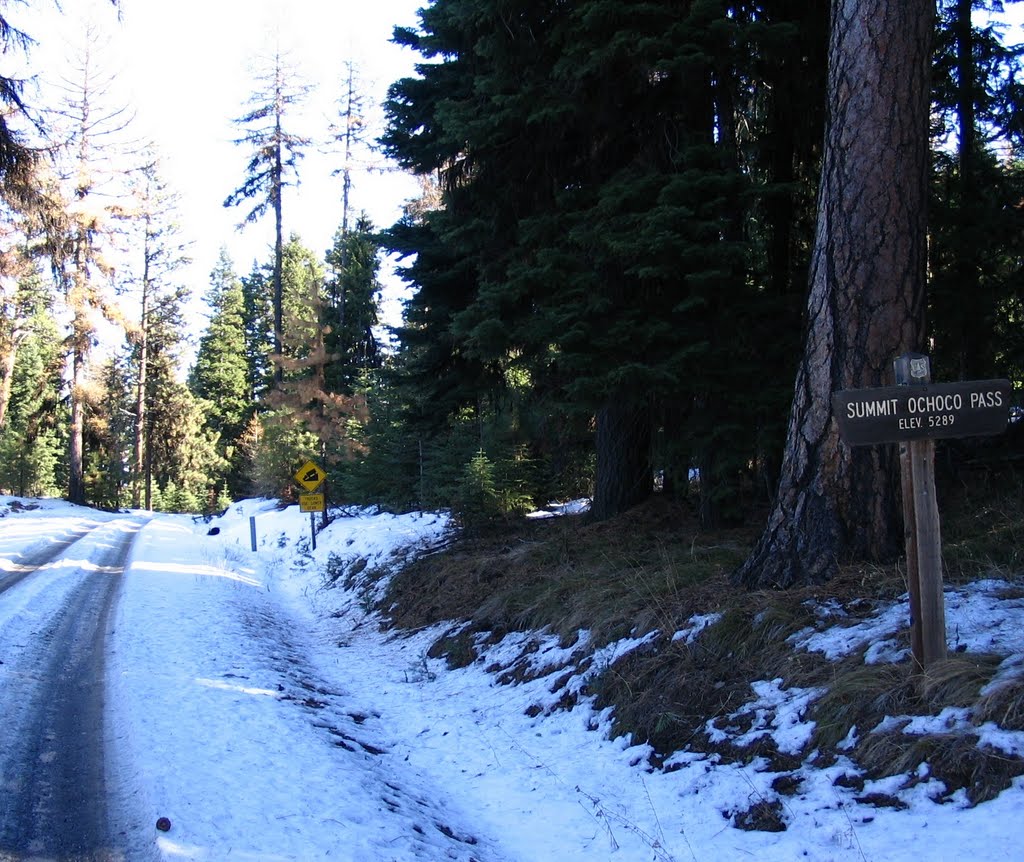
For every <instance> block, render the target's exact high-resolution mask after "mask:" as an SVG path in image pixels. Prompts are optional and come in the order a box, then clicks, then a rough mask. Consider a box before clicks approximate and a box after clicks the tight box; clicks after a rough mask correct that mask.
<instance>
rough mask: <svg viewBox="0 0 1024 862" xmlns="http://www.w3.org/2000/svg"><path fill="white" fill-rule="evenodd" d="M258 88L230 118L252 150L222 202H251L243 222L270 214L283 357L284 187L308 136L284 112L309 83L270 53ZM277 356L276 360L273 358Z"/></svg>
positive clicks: (278, 375) (278, 347) (277, 336)
mask: <svg viewBox="0 0 1024 862" xmlns="http://www.w3.org/2000/svg"><path fill="white" fill-rule="evenodd" d="M257 84H258V85H259V88H260V89H258V90H257V91H256V92H255V93H254V94H253V96H252V98H251V99H250V104H251V105H252V106H253V107H252V109H251V110H250V111H248V112H247V113H246V114H244V115H243V116H241V117H239V118H238V119H237V120H236V121H235V122H236V124H237V125H239V126H241V127H243V128H244V129H245V130H246V132H245V135H244V137H242V138H240V139H238V140H237V141H236V143H238V144H245V145H247V146H249V147H251V148H252V150H253V154H252V158H251V159H250V160H249V164H248V166H247V169H246V170H247V173H246V178H245V181H244V182H243V183H242V185H241V186H239V187H238V188H237V189H236V190H235V191H233V192H232V193H231V194H230V195H228V197H227V199H226V200H225V201H224V206H226V207H231V206H238V205H239V204H242V203H244V202H246V201H255V203H253V205H252V208H251V209H250V210H249V212H248V214H247V215H246V217H245V220H244V222H243V224H245V223H252V222H255V221H258V220H259V219H260V218H261V217H262V216H263V215H264V214H265V213H266V212H267V210H268V209H269V210H270V211H271V212H272V213H273V215H274V269H273V273H274V274H273V286H274V289H273V309H274V317H273V320H274V324H273V335H274V355H275V357H280V356H281V355H282V353H281V351H282V337H283V326H284V323H283V307H284V305H283V303H284V300H283V285H282V278H283V275H282V267H283V256H284V230H283V211H284V203H283V196H284V189H285V187H286V186H288V185H289V184H291V183H292V182H296V181H297V180H295V179H294V177H295V176H296V171H297V167H298V162H299V160H300V159H301V158H302V156H303V152H302V150H303V148H304V147H306V146H308V145H309V144H310V141H309V139H307V138H304V137H302V136H301V135H297V134H295V133H294V132H291V131H289V130H288V129H286V127H285V126H286V118H287V117H288V114H289V111H290V110H291V109H292V108H294V107H295V106H296V105H297V104H299V103H300V102H301V100H302V99H303V98H304V97H305V96H306V94H307V92H308V91H309V87H308V86H306V85H303V84H300V83H298V81H297V77H296V75H295V73H294V71H293V70H291V69H290V68H289V67H288V65H287V64H286V62H285V58H284V57H283V56H282V55H281V52H280V51H277V52H275V54H274V57H273V60H272V61H271V62H270V63H269V64H268V68H266V69H265V70H264V71H262V72H261V73H260V74H259V75H258V76H257ZM276 361H277V360H276V359H275V362H276ZM282 378H283V368H281V367H280V365H277V367H276V370H275V373H274V379H275V380H276V381H277V382H280V381H281V379H282Z"/></svg>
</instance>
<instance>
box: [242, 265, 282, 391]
mask: <svg viewBox="0 0 1024 862" xmlns="http://www.w3.org/2000/svg"><path fill="white" fill-rule="evenodd" d="M242 309H243V320H244V335H245V367H246V384H247V385H248V389H249V401H251V402H253V403H256V402H258V401H260V400H261V399H262V398H263V397H264V396H265V395H266V393H267V392H268V391H269V389H270V387H271V386H272V385H273V382H274V364H273V362H272V361H271V356H272V352H273V349H274V348H273V338H274V336H273V332H274V324H273V320H274V311H273V279H272V278H268V277H267V274H266V272H265V271H264V268H263V267H261V266H260V265H259V264H258V263H257V262H256V261H253V264H252V269H251V270H250V272H249V275H247V276H243V277H242Z"/></svg>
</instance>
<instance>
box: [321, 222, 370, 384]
mask: <svg viewBox="0 0 1024 862" xmlns="http://www.w3.org/2000/svg"><path fill="white" fill-rule="evenodd" d="M379 251H380V246H379V245H378V241H377V238H376V236H375V234H374V230H373V225H372V223H371V222H370V220H369V219H368V218H367V217H366V216H365V215H363V216H361V217H360V218H359V219H358V220H357V221H356V224H355V228H354V230H352V231H348V230H346V229H345V227H344V226H342V227H341V228H339V230H338V231H337V233H335V235H334V245H333V246H332V247H331V248H330V249H328V251H327V258H326V262H327V267H328V270H329V271H330V273H331V276H330V278H329V279H328V281H327V285H326V288H327V306H326V308H325V309H324V323H325V326H324V343H325V347H326V349H327V352H328V354H329V355H330V357H331V359H330V364H329V366H328V368H327V380H326V385H327V387H328V389H329V390H330V391H332V392H337V393H341V394H344V395H352V394H353V392H354V387H355V385H356V381H357V379H358V378H359V377H360V375H361V374H362V373H363V372H365V371H368V370H369V369H372V368H379V367H380V365H381V361H382V353H381V346H380V343H379V341H378V340H377V336H376V335H375V333H374V329H375V327H376V326H377V325H378V322H379V320H378V316H377V306H378V300H379V294H380V289H381V285H380V281H379V278H378V276H379V272H380V258H379Z"/></svg>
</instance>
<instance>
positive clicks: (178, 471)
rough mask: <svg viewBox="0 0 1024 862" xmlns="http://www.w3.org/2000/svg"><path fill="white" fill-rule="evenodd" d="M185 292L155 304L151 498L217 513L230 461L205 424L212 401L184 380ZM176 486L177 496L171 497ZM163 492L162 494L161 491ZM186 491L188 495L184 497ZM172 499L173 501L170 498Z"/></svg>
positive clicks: (150, 396)
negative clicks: (199, 395)
mask: <svg viewBox="0 0 1024 862" xmlns="http://www.w3.org/2000/svg"><path fill="white" fill-rule="evenodd" d="M183 300H184V293H183V292H182V291H178V292H176V293H167V294H164V295H162V296H161V297H160V298H159V299H158V301H157V302H156V303H155V304H154V307H153V311H152V318H151V323H152V326H151V330H150V371H149V374H148V375H147V389H148V394H147V400H148V401H149V404H150V409H149V411H148V412H147V428H146V436H147V445H146V451H147V464H146V481H147V485H149V486H151V487H149V488H147V497H148V498H150V499H152V501H153V503H152V504H153V506H154V507H155V508H157V507H163V508H167V507H168V506H170V507H171V508H172V509H173V510H181V509H182V507H183V506H184V505H185V504H183V503H182V500H183V499H186V498H187V500H188V501H193V502H189V503H188V505H189V506H192V507H193V508H192V509H191V511H213V507H214V506H215V504H216V489H217V488H218V487H219V486H220V485H221V484H222V480H223V475H224V473H225V472H226V467H227V465H226V463H225V462H224V460H223V459H222V457H221V456H220V454H219V453H218V451H217V434H216V432H214V431H212V430H211V429H210V428H208V427H206V425H205V419H206V414H207V413H208V411H209V409H210V405H209V404H208V403H207V402H205V401H200V400H199V399H197V398H196V397H195V396H194V395H193V394H192V392H191V391H190V390H189V388H188V386H186V385H185V384H183V383H181V382H180V380H179V377H180V374H179V369H180V363H181V348H182V341H183V335H184V332H185V331H186V330H185V326H184V319H183V311H182V305H183ZM169 486H173V489H176V490H175V493H176V494H177V495H178V496H173V495H171V496H169V495H168V491H167V489H168V487H169ZM158 492H159V493H158ZM182 495H184V496H182ZM169 501H170V502H169Z"/></svg>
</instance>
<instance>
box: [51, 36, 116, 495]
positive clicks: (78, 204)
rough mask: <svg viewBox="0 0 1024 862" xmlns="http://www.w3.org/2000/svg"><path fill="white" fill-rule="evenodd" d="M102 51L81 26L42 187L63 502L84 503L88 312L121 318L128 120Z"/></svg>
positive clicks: (92, 324)
mask: <svg viewBox="0 0 1024 862" xmlns="http://www.w3.org/2000/svg"><path fill="white" fill-rule="evenodd" d="M102 53H103V46H102V45H101V43H100V40H99V37H98V35H97V31H96V29H95V28H94V27H87V28H86V29H85V32H84V33H83V43H82V46H81V49H80V52H79V56H78V58H77V60H76V67H75V69H74V77H73V79H70V78H69V79H67V80H65V82H64V93H63V95H62V104H61V106H60V108H59V109H58V111H57V112H56V116H57V117H58V118H59V122H60V124H61V125H62V126H63V129H62V130H61V134H62V136H63V139H64V146H63V148H62V152H61V158H60V159H59V160H58V165H57V170H56V173H55V175H54V176H53V177H52V179H51V181H50V182H46V183H44V188H43V194H44V195H45V198H46V201H47V204H46V207H47V210H48V214H47V216H46V218H45V221H46V223H47V227H48V242H47V245H48V249H47V251H48V253H49V256H50V261H51V264H52V267H53V270H54V273H55V276H56V278H57V281H58V283H59V285H60V286H61V289H62V290H63V292H64V295H65V297H66V298H67V301H68V305H69V307H70V309H71V312H72V321H71V335H70V338H69V343H70V348H71V400H70V404H71V429H70V434H69V437H68V439H69V446H68V499H69V500H71V501H72V502H76V503H84V502H85V484H84V429H85V404H84V402H83V395H84V391H85V386H86V383H87V381H86V374H87V366H88V360H89V354H90V352H91V348H92V341H93V334H94V330H95V321H94V314H95V312H97V311H99V312H102V313H103V314H105V315H106V316H107V317H109V318H111V319H114V320H117V321H118V322H121V320H120V309H119V307H118V306H117V304H116V303H114V302H112V301H111V300H110V296H109V293H110V281H111V276H112V274H113V269H112V264H111V262H110V251H111V248H112V245H113V235H114V233H115V230H116V229H115V226H114V219H115V218H116V217H118V216H120V215H122V214H123V207H122V205H121V204H120V203H118V201H119V200H120V199H121V195H122V193H123V188H120V187H119V186H120V183H121V181H122V180H123V177H124V174H123V171H121V170H115V169H114V168H113V167H112V165H113V164H114V162H115V161H116V159H115V158H114V156H115V154H117V155H119V156H120V157H122V158H123V157H124V156H125V155H126V153H125V147H124V144H123V142H119V140H118V139H119V136H120V135H121V134H122V133H123V132H124V130H125V129H126V127H127V125H128V123H129V121H130V117H129V116H128V114H127V112H126V110H125V109H124V108H123V107H118V106H116V105H111V103H110V93H111V91H112V90H111V87H112V78H111V76H110V75H108V74H105V73H103V72H102V70H101V69H102V67H101V64H100V55H101V54H102Z"/></svg>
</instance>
